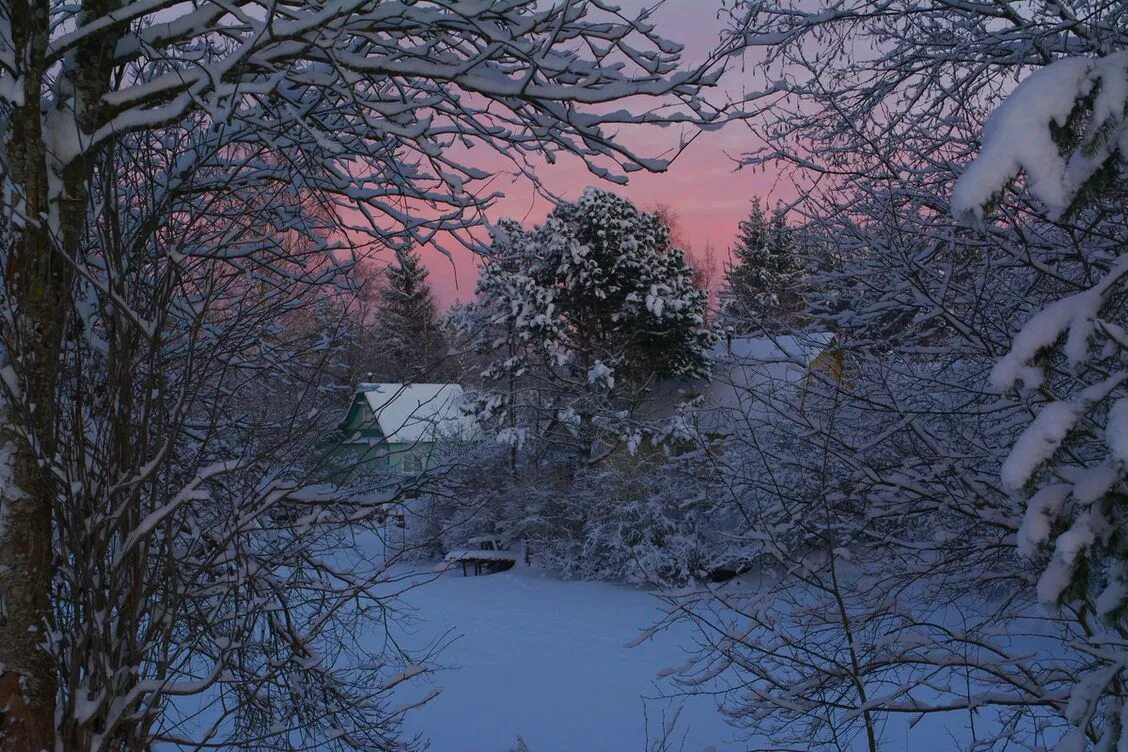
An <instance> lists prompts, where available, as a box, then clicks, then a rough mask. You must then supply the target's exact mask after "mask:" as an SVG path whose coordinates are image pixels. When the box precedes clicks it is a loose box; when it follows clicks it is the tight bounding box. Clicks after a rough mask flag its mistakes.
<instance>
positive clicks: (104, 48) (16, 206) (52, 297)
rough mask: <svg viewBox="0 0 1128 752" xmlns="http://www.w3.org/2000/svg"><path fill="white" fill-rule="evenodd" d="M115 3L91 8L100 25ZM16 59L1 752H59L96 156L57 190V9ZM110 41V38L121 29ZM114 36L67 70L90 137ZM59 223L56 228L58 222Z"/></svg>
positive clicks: (20, 46)
mask: <svg viewBox="0 0 1128 752" xmlns="http://www.w3.org/2000/svg"><path fill="white" fill-rule="evenodd" d="M113 2H116V0H87V3H85V4H84V11H85V12H86V13H88V14H89V15H90V16H91V17H97V16H99V15H101V14H103V13H104V12H105V11H106V10H108V9H109V6H110V5H111V4H112V3H113ZM10 13H11V16H10V18H11V26H12V41H13V43H14V47H15V50H16V54H15V56H14V59H15V60H16V61H17V66H19V68H20V70H18V71H17V72H18V73H19V74H21V78H22V80H23V90H24V103H23V105H22V106H21V107H18V108H15V109H13V110H12V112H11V113H10V118H11V119H10V121H9V140H8V143H7V144H5V145H4V146H5V148H6V156H7V167H8V171H9V175H8V184H9V186H10V187H11V188H13V189H14V194H15V195H14V196H12V197H11V199H10V200H11V201H12V202H13V203H12V205H9V206H6V207H5V210H6V211H5V217H4V218H5V220H6V221H7V222H8V223H9V226H8V227H7V228H6V229H7V230H8V235H9V237H10V239H11V244H10V247H9V248H8V249H7V259H6V260H7V264H6V266H5V268H4V270H3V274H4V279H3V285H4V287H3V294H4V297H6V298H7V304H8V307H9V310H10V311H11V312H12V314H13V315H12V318H11V320H10V322H9V323H10V326H11V327H12V328H11V331H10V332H9V340H8V341H9V342H11V343H12V346H11V349H10V351H9V352H7V353H5V354H4V355H5V356H6V358H7V362H6V363H3V364H0V365H3V366H5V367H7V368H9V369H10V370H9V374H10V375H12V376H14V380H15V381H16V382H18V387H19V390H20V392H21V393H22V394H21V396H22V399H20V400H18V401H17V402H16V403H14V404H6V405H0V419H2V420H3V423H2V424H0V462H2V463H3V464H4V465H5V466H0V480H2V481H3V483H4V488H3V489H0V752H36V751H38V750H50V749H52V748H53V747H54V746H55V726H56V719H55V704H56V694H57V672H56V666H55V659H54V655H53V653H52V652H51V651H50V650H49V649H47V646H46V644H45V643H46V637H47V634H46V631H45V630H49V629H50V628H51V624H52V603H51V587H52V582H53V579H54V566H55V561H54V556H53V553H52V552H53V550H54V547H53V517H54V512H55V504H56V500H57V499H58V498H60V497H59V494H58V491H59V489H57V488H56V483H57V480H56V479H55V475H54V473H53V472H52V471H51V468H50V465H49V463H48V462H46V461H44V460H45V459H46V458H54V457H55V452H56V448H57V444H58V442H57V431H58V423H57V417H58V387H59V376H60V368H61V353H62V345H63V338H64V336H65V334H66V330H67V326H68V325H69V322H70V321H71V312H72V309H73V305H72V303H73V301H72V300H71V287H72V281H73V276H74V273H73V269H72V266H71V262H70V261H69V260H68V259H67V254H77V251H78V248H79V243H80V239H81V234H82V230H83V225H84V218H85V207H86V200H87V196H88V186H87V179H88V176H89V173H90V162H89V161H88V159H78V160H75V161H74V162H73V163H71V164H67V165H65V166H55V168H54V169H56V170H57V172H58V175H59V178H60V183H61V188H62V190H61V191H60V192H59V193H58V194H52V193H51V192H50V189H49V180H48V169H49V165H48V160H49V159H50V158H51V157H50V155H49V153H48V149H47V146H46V143H47V140H46V139H45V138H44V119H43V113H42V111H41V107H42V104H41V103H42V95H43V86H44V77H45V75H46V63H45V59H46V52H47V42H48V28H49V18H48V3H46V2H43V1H42V0H15V1H14V2H12V5H11V11H10ZM111 32H112V30H111ZM115 43H116V36H115V35H114V34H113V33H107V34H102V35H99V36H97V37H96V38H94V39H92V40H91V41H89V42H87V43H84V44H82V45H79V48H78V50H77V54H76V56H75V60H74V62H73V65H72V67H73V69H74V70H73V71H70V72H69V73H68V77H69V78H70V80H71V85H72V91H73V92H74V99H73V100H72V102H71V107H72V108H73V112H74V114H75V116H76V124H77V125H78V127H79V128H82V129H85V130H86V131H87V132H89V131H91V130H92V127H91V126H92V125H93V124H94V122H93V121H94V120H96V119H97V117H98V116H99V112H98V108H99V106H100V100H101V96H102V94H103V92H104V89H105V86H106V84H107V82H108V78H109V72H110V70H111V68H112V56H111V54H110V53H111V51H112V49H113V45H114V44H115ZM52 214H53V216H55V217H56V218H57V220H58V224H57V226H54V227H52V226H51V223H50V221H49V220H48V217H49V216H52Z"/></svg>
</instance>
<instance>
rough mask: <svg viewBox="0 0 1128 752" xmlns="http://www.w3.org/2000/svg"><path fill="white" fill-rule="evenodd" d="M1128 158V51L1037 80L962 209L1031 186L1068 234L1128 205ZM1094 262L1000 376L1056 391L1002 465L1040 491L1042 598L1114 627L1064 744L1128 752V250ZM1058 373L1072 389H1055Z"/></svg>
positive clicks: (1013, 105)
mask: <svg viewBox="0 0 1128 752" xmlns="http://www.w3.org/2000/svg"><path fill="white" fill-rule="evenodd" d="M1126 154H1128V52H1117V53H1114V54H1111V55H1107V56H1104V57H1099V58H1064V59H1061V60H1057V61H1055V62H1053V63H1051V64H1049V65H1047V66H1045V67H1043V68H1041V69H1040V70H1037V71H1035V72H1034V73H1032V74H1030V75H1029V76H1028V77H1027V78H1026V79H1025V80H1023V81H1022V83H1020V84H1019V85H1018V86H1017V87H1016V88H1015V90H1014V91H1013V92H1012V93H1011V94H1010V95H1009V96H1008V97H1007V98H1006V100H1005V101H1004V102H1003V103H1002V104H1001V105H999V107H998V108H997V109H996V110H995V111H994V112H993V113H992V114H991V116H990V118H989V119H988V120H987V123H986V125H985V126H984V129H983V146H982V148H981V149H980V153H979V155H978V156H977V157H976V158H975V161H974V162H972V164H971V165H970V166H968V168H967V169H966V170H965V171H964V172H963V174H962V175H961V176H960V178H959V180H958V181H957V183H956V185H955V188H954V190H953V194H952V211H953V213H955V214H956V215H959V216H969V217H972V218H977V219H983V218H984V217H985V216H986V215H987V214H988V213H989V212H991V210H992V209H994V208H995V206H996V204H997V202H998V200H999V197H1000V196H1001V195H1002V193H1003V192H1004V191H1005V190H1007V189H1009V188H1010V187H1011V183H1012V182H1013V181H1014V180H1015V179H1016V178H1018V177H1019V176H1020V175H1024V176H1025V177H1026V187H1027V189H1028V190H1029V192H1030V193H1031V194H1032V195H1033V196H1034V197H1036V198H1037V199H1038V200H1039V201H1041V202H1042V203H1043V204H1044V206H1045V207H1046V210H1047V213H1048V215H1049V216H1050V217H1051V218H1053V219H1057V220H1061V221H1063V222H1066V223H1068V222H1070V215H1071V214H1076V213H1077V212H1080V211H1083V210H1084V209H1085V208H1086V205H1087V204H1089V203H1096V202H1099V201H1101V199H1102V194H1104V193H1115V194H1117V195H1122V191H1123V190H1124V187H1125V183H1124V179H1123V171H1122V164H1121V163H1122V162H1123V161H1124V160H1125V155H1126ZM1083 252H1084V253H1086V255H1087V258H1086V259H1085V261H1086V262H1088V263H1089V264H1090V265H1091V266H1090V271H1089V273H1088V274H1087V275H1086V278H1085V279H1083V280H1079V281H1078V282H1079V283H1078V285H1077V288H1078V289H1075V290H1074V291H1072V292H1070V293H1069V294H1066V295H1064V296H1062V297H1061V298H1060V299H1059V300H1056V301H1053V302H1050V303H1049V304H1047V305H1045V306H1044V307H1043V308H1042V309H1041V310H1040V311H1038V312H1037V313H1036V314H1034V315H1033V316H1032V317H1030V318H1029V320H1028V321H1026V322H1025V323H1023V325H1022V327H1021V329H1019V331H1018V333H1017V334H1015V335H1014V339H1013V341H1012V343H1011V346H1010V350H1009V352H1007V354H1006V355H1005V356H1003V357H1002V358H1001V359H1000V360H999V362H998V363H997V364H996V365H995V367H994V369H993V370H992V372H991V383H992V385H993V386H994V387H995V388H996V389H999V390H1003V391H1007V390H1016V389H1019V388H1020V387H1021V388H1023V389H1025V390H1026V391H1027V392H1033V391H1034V390H1042V391H1046V387H1047V385H1048V386H1050V388H1051V389H1053V390H1054V392H1056V393H1057V394H1056V395H1055V397H1054V398H1053V399H1052V400H1047V401H1044V402H1043V403H1042V404H1040V405H1038V407H1037V412H1036V414H1035V415H1034V418H1033V419H1032V420H1031V421H1030V422H1029V425H1028V426H1027V427H1026V428H1025V429H1024V430H1023V432H1022V434H1021V435H1020V436H1019V437H1018V438H1017V439H1016V440H1015V442H1014V443H1013V445H1012V446H1011V448H1010V454H1009V456H1008V457H1007V459H1006V462H1004V464H1003V466H1002V479H1003V483H1004V485H1005V486H1006V487H1007V488H1009V489H1010V490H1012V491H1013V492H1015V493H1020V494H1021V493H1024V492H1028V491H1031V490H1033V491H1034V492H1033V494H1032V495H1031V498H1030V500H1029V502H1028V509H1027V522H1024V524H1023V530H1024V531H1025V532H1026V536H1025V537H1024V539H1023V540H1022V543H1023V544H1024V546H1023V548H1024V553H1026V555H1027V556H1031V557H1032V558H1035V559H1036V560H1038V561H1044V559H1043V558H1042V557H1038V556H1037V555H1036V552H1037V549H1038V547H1042V546H1045V547H1046V548H1049V549H1050V551H1049V552H1048V562H1046V563H1045V564H1044V567H1043V570H1042V573H1041V576H1040V577H1039V578H1038V586H1037V593H1038V597H1039V599H1040V600H1042V601H1044V602H1047V603H1051V604H1055V605H1057V604H1062V605H1066V606H1070V605H1071V604H1072V603H1076V602H1079V601H1080V602H1085V601H1088V602H1089V603H1091V604H1092V606H1093V607H1094V610H1095V611H1096V615H1097V616H1098V618H1100V619H1101V620H1102V621H1103V622H1105V623H1106V624H1108V625H1109V626H1110V627H1111V628H1112V629H1111V630H1110V633H1109V634H1108V635H1107V636H1104V635H1101V636H1098V637H1096V638H1095V640H1094V641H1095V642H1096V643H1097V644H1099V645H1100V646H1101V647H1102V649H1103V651H1104V652H1103V654H1102V658H1103V660H1102V661H1101V663H1100V664H1098V666H1097V667H1096V668H1094V669H1093V670H1091V671H1090V672H1088V673H1087V674H1086V675H1085V676H1084V677H1083V678H1082V679H1081V680H1080V681H1079V682H1078V683H1077V685H1076V686H1075V687H1074V688H1073V690H1072V694H1071V698H1070V703H1069V708H1068V711H1067V719H1068V721H1069V723H1070V724H1071V726H1072V728H1071V730H1070V731H1069V732H1068V733H1067V735H1066V736H1065V737H1064V738H1063V740H1062V741H1061V743H1060V744H1059V746H1058V747H1057V749H1059V750H1061V751H1062V752H1066V751H1069V752H1072V751H1073V750H1084V749H1086V748H1087V742H1086V735H1087V734H1090V733H1092V729H1093V728H1094V727H1096V728H1100V729H1101V731H1100V742H1099V744H1100V746H1101V748H1104V749H1112V748H1113V746H1114V745H1116V746H1117V748H1119V747H1122V746H1124V745H1125V744H1128V735H1125V729H1124V723H1123V720H1124V719H1123V718H1122V717H1121V715H1120V712H1119V711H1118V710H1117V708H1119V707H1121V706H1122V705H1123V697H1124V690H1123V686H1124V669H1125V666H1126V665H1128V653H1126V652H1125V651H1124V650H1123V648H1120V647H1117V646H1118V645H1120V644H1122V640H1117V639H1116V637H1115V636H1114V635H1118V634H1120V633H1121V632H1122V630H1119V629H1117V627H1119V625H1120V623H1121V621H1122V619H1123V614H1124V613H1125V610H1126V608H1128V587H1126V584H1128V583H1126V579H1125V575H1126V573H1128V570H1126V564H1128V557H1126V554H1125V550H1126V548H1125V546H1126V543H1128V539H1125V537H1124V535H1125V534H1124V529H1125V525H1126V524H1128V508H1126V507H1125V503H1124V488H1125V481H1126V480H1128V465H1125V463H1124V454H1123V446H1124V445H1125V443H1126V442H1128V425H1125V423H1124V420H1123V418H1122V415H1123V408H1122V407H1121V406H1122V405H1123V404H1125V402H1124V401H1125V399H1128V397H1126V396H1125V395H1126V393H1125V389H1124V386H1125V383H1124V382H1125V380H1126V379H1128V359H1126V357H1125V354H1126V350H1128V339H1125V337H1124V332H1125V329H1124V321H1125V318H1124V317H1125V307H1124V306H1125V303H1126V302H1128V294H1126V292H1128V287H1126V286H1125V284H1124V277H1125V275H1126V274H1128V260H1126V258H1125V257H1124V256H1123V249H1122V248H1121V249H1119V257H1116V256H1110V255H1106V254H1103V253H1092V249H1090V248H1084V247H1083ZM1059 369H1060V370H1064V371H1065V372H1067V373H1068V374H1069V379H1068V381H1065V382H1064V383H1063V381H1062V380H1061V379H1053V378H1052V373H1053V371H1054V370H1059ZM1047 382H1048V383H1047ZM1062 481H1064V483H1063V482H1062ZM1051 496H1052V498H1053V502H1052V503H1047V499H1049V498H1050V497H1051ZM1067 500H1070V501H1071V502H1072V503H1066V502H1067ZM1039 518H1040V519H1039ZM1034 520H1037V524H1034ZM1103 632H1105V629H1104V628H1102V629H1100V630H1098V634H1101V633H1103ZM1105 646H1107V647H1105ZM1110 713H1111V715H1110ZM1102 717H1104V718H1103V719H1102ZM1102 720H1103V727H1101V726H1100V725H1098V724H1101V723H1102Z"/></svg>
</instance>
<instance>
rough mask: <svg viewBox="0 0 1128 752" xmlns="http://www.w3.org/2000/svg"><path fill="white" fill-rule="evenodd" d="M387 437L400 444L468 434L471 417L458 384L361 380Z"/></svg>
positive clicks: (364, 392) (366, 399) (361, 391)
mask: <svg viewBox="0 0 1128 752" xmlns="http://www.w3.org/2000/svg"><path fill="white" fill-rule="evenodd" d="M358 391H359V392H360V393H361V394H363V395H364V399H365V401H366V402H367V403H368V406H369V407H370V408H371V409H372V413H373V415H375V416H376V421H377V423H378V424H379V425H380V432H381V433H383V434H384V438H385V440H386V441H388V442H390V443H397V444H415V443H417V442H434V441H436V440H438V439H439V438H441V437H455V436H458V437H465V436H466V435H467V434H468V432H469V430H470V426H471V419H470V418H469V417H467V416H465V415H463V413H462V409H461V408H462V400H463V392H462V387H461V386H459V385H458V384H361V385H360V387H359V389H358Z"/></svg>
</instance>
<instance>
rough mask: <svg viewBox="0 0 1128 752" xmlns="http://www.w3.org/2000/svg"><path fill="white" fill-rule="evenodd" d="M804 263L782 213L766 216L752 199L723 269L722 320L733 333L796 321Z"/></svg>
mask: <svg viewBox="0 0 1128 752" xmlns="http://www.w3.org/2000/svg"><path fill="white" fill-rule="evenodd" d="M803 272H804V268H803V263H802V260H801V259H800V258H799V249H798V244H797V242H796V240H795V236H794V233H793V231H792V230H791V229H790V228H789V227H788V226H787V219H786V217H785V216H784V214H783V212H782V211H780V210H776V211H775V212H773V213H772V216H771V218H768V216H767V214H766V213H765V211H764V208H763V206H762V205H761V204H760V200H759V199H758V198H757V199H753V201H752V208H751V210H750V211H749V213H748V217H747V219H744V220H742V221H741V222H740V225H739V231H738V235H737V239H736V245H735V246H734V247H733V249H732V261H731V262H729V263H728V264H726V266H725V286H724V290H723V291H722V293H721V316H722V321H723V323H724V324H725V325H726V326H729V327H731V328H733V329H734V330H736V331H760V330H762V329H765V328H767V329H772V328H775V327H776V326H778V325H779V324H781V323H784V324H786V323H794V320H795V318H796V314H798V312H799V311H800V310H801V309H802V307H803V299H802V296H801V289H802V280H803Z"/></svg>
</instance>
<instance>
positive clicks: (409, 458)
mask: <svg viewBox="0 0 1128 752" xmlns="http://www.w3.org/2000/svg"><path fill="white" fill-rule="evenodd" d="M401 467H402V468H403V472H404V473H405V474H407V475H418V474H419V473H422V472H423V471H424V470H426V469H427V459H426V458H425V457H423V456H422V455H419V454H411V453H408V454H405V455H404V456H403V462H402V463H401Z"/></svg>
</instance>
